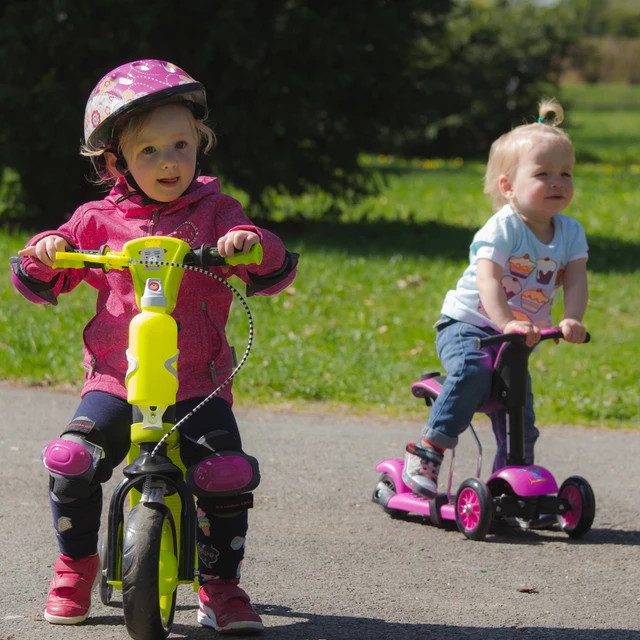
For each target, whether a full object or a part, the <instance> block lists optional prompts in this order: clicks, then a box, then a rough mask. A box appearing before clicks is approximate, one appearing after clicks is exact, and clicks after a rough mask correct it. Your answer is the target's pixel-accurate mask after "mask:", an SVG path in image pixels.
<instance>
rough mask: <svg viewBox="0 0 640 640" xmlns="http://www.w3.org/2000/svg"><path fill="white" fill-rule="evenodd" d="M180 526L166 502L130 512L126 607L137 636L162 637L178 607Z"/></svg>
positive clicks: (125, 562) (130, 628)
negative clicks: (177, 531)
mask: <svg viewBox="0 0 640 640" xmlns="http://www.w3.org/2000/svg"><path fill="white" fill-rule="evenodd" d="M177 587H178V557H177V545H176V529H175V525H174V522H173V516H172V515H171V511H169V508H168V507H167V506H165V505H164V504H158V503H151V502H146V503H140V504H138V505H137V506H136V507H135V508H134V509H133V510H132V511H131V514H130V515H129V518H128V519H127V524H126V526H125V532H124V543H123V549H122V608H123V611H124V621H125V624H126V625H127V631H128V632H129V635H130V636H131V637H132V638H134V640H160V639H162V638H166V637H167V636H168V635H169V633H170V632H171V626H172V624H173V616H174V613H175V610H176V596H177Z"/></svg>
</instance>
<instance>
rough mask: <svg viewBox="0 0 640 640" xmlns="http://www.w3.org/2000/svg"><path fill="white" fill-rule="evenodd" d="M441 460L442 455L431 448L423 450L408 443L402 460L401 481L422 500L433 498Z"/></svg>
mask: <svg viewBox="0 0 640 640" xmlns="http://www.w3.org/2000/svg"><path fill="white" fill-rule="evenodd" d="M443 458H444V455H443V454H442V453H441V452H440V451H437V450H436V449H434V448H433V447H426V448H424V449H423V448H422V447H419V446H418V445H417V444H416V443H415V442H410V443H409V444H408V445H407V449H406V454H405V458H404V467H403V469H402V481H403V482H404V483H405V484H406V485H407V487H409V489H411V490H412V491H413V492H414V493H417V494H418V495H420V496H422V497H424V498H435V496H436V495H437V494H438V474H439V473H440V466H441V465H442V460H443Z"/></svg>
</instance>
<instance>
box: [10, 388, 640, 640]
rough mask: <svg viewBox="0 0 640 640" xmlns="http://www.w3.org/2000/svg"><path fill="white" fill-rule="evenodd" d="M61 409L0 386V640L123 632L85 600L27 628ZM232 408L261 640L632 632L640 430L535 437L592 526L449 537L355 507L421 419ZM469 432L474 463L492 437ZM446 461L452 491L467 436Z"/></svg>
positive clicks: (38, 588) (115, 615)
mask: <svg viewBox="0 0 640 640" xmlns="http://www.w3.org/2000/svg"><path fill="white" fill-rule="evenodd" d="M76 402H77V401H76V398H75V397H74V396H70V395H63V394H55V393H47V392H44V391H38V392H37V393H36V392H34V391H31V390H27V389H12V388H8V387H1V388H0V408H1V410H2V415H3V416H4V420H3V421H2V424H1V425H0V474H1V475H0V480H1V486H2V498H1V505H2V506H1V508H0V640H7V639H8V638H11V639H12V640H13V639H15V640H50V639H52V640H58V639H62V638H64V639H65V640H76V639H83V640H84V639H86V638H91V639H92V640H106V639H112V638H114V639H122V640H127V638H128V635H127V633H126V630H125V627H124V626H123V619H122V609H121V607H119V606H115V607H104V606H102V604H100V602H99V601H98V599H97V597H96V598H95V600H96V604H95V605H94V608H93V610H92V615H91V617H90V619H89V620H88V621H87V622H86V623H85V624H83V625H80V626H77V627H56V626H52V625H49V624H47V623H46V622H45V621H44V620H43V618H42V610H43V607H44V601H45V597H46V592H47V587H48V582H49V580H50V578H51V567H52V563H53V560H54V558H55V557H56V546H55V539H54V536H53V533H52V526H51V519H50V513H49V508H48V499H47V491H46V485H47V481H46V474H45V471H44V469H43V467H42V465H41V462H40V452H41V450H42V449H43V447H44V446H45V445H46V444H47V443H48V442H49V441H50V440H51V439H52V438H54V437H56V436H57V435H58V433H59V432H60V431H61V430H62V428H63V427H64V425H65V424H66V423H67V422H68V420H69V418H70V416H71V413H72V411H73V410H74V408H75V406H76ZM237 414H238V418H239V422H240V424H241V430H242V432H243V437H244V441H245V448H246V449H247V451H249V452H250V453H253V454H255V455H256V456H257V457H258V458H259V459H260V462H261V470H262V476H263V482H262V484H261V486H260V487H259V489H258V490H257V492H256V508H255V509H254V510H253V511H252V512H251V514H250V532H249V539H248V548H247V558H246V560H245V568H244V573H243V586H244V587H245V588H246V589H247V591H248V592H249V593H250V594H251V597H252V599H253V601H254V602H255V603H256V608H257V609H258V611H259V612H260V613H261V614H262V616H263V618H264V621H265V624H266V626H267V630H266V632H265V634H264V637H265V639H271V640H354V639H359V638H363V639H367V640H387V639H393V640H414V639H415V640H418V639H420V640H425V639H427V638H438V639H445V640H447V639H459V638H474V639H478V638H489V639H495V640H511V639H512V638H516V639H520V638H531V639H536V640H538V639H547V638H558V639H562V640H626V639H627V638H629V639H631V638H639V639H640V556H639V550H640V547H639V545H640V508H639V507H638V495H639V491H638V476H639V473H638V472H639V470H640V463H639V462H638V461H639V460H640V433H638V432H622V431H608V430H583V429H576V428H554V429H547V430H543V435H542V437H541V439H540V442H539V445H538V462H539V463H540V464H543V465H544V466H546V467H547V468H549V469H550V470H551V471H552V472H553V473H554V474H555V475H556V477H557V478H558V479H559V480H563V479H564V478H565V477H566V476H568V475H573V474H576V473H577V474H579V475H583V476H585V477H586V478H588V480H589V481H590V483H591V484H592V486H593V488H594V491H595V493H596V499H597V503H598V507H597V514H596V520H595V522H594V526H593V529H592V531H591V532H590V533H589V534H588V535H587V536H586V537H585V538H584V539H583V540H582V541H577V542H574V541H571V540H569V538H567V537H566V536H565V535H564V534H563V533H561V532H559V531H545V532H524V531H513V532H508V535H505V534H501V535H489V536H488V537H487V539H486V541H484V542H472V541H470V540H467V539H466V538H464V537H463V536H462V534H461V533H459V532H458V531H457V530H455V529H454V530H446V529H438V528H435V527H433V526H431V525H430V524H425V523H424V522H421V521H419V520H417V519H416V520H412V521H399V520H392V519H391V518H389V517H388V516H386V515H385V514H384V513H383V512H382V510H381V509H380V507H378V506H377V505H374V504H373V503H372V502H371V501H370V497H371V493H372V490H373V486H374V485H375V482H376V479H377V474H376V472H375V465H376V463H377V462H378V461H380V460H382V459H384V458H387V457H391V456H398V455H401V451H402V448H403V444H404V443H405V442H406V441H407V440H409V439H413V438H415V437H416V435H417V434H418V432H419V429H420V425H418V424H411V423H404V422H403V423H394V422H389V421H374V420H371V419H362V418H349V417H346V416H340V417H337V416H317V415H296V414H287V413H283V414H280V413H270V412H269V413H265V412H261V411H258V410H254V409H247V408H244V409H243V408H238V410H237ZM479 432H480V437H481V440H482V441H483V443H484V444H485V446H486V448H487V452H486V455H487V460H490V459H491V456H492V455H493V449H492V446H491V445H492V442H491V441H492V436H491V434H490V432H489V431H488V430H487V428H486V427H482V428H480V429H479ZM457 457H458V459H459V461H461V462H464V464H460V466H459V468H458V474H457V477H458V480H459V479H461V478H464V477H466V476H468V475H471V474H472V472H473V471H472V470H473V455H472V445H471V443H470V438H469V439H465V441H464V442H463V443H461V445H460V448H459V453H458V456H457ZM485 466H487V467H488V466H489V462H488V461H487V462H486V463H485ZM114 482H115V481H112V482H111V483H110V484H109V487H111V488H112V487H113V486H114ZM520 589H524V590H528V591H530V592H522V591H520ZM119 595H120V594H119V593H118V592H116V596H117V597H116V604H117V605H119ZM195 613H196V597H195V594H194V593H193V591H192V590H190V589H189V588H188V587H186V586H182V587H180V593H179V596H178V611H177V613H176V622H175V626H174V632H173V633H172V635H171V638H189V639H194V640H200V639H202V640H204V639H205V638H212V637H215V635H216V634H215V633H213V632H212V631H211V630H207V629H204V628H200V627H198V626H197V624H196V621H195Z"/></svg>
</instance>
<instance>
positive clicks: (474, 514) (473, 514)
mask: <svg viewBox="0 0 640 640" xmlns="http://www.w3.org/2000/svg"><path fill="white" fill-rule="evenodd" d="M492 518H493V498H492V496H491V492H490V491H489V487H487V485H486V484H485V483H484V482H482V480H479V479H478V478H467V479H466V480H465V481H464V482H462V484H461V485H460V487H459V489H458V493H457V494H456V524H457V525H458V529H460V531H461V532H462V533H463V534H464V535H465V536H467V538H469V539H470V540H482V539H483V538H484V537H485V536H486V535H487V533H488V532H489V529H490V527H491V520H492Z"/></svg>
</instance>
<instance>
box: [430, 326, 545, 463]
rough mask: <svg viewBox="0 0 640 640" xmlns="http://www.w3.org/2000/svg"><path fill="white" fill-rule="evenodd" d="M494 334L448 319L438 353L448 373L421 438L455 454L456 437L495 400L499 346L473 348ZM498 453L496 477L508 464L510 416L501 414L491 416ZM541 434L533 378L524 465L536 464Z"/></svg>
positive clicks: (440, 332) (440, 331)
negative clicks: (493, 389) (478, 411)
mask: <svg viewBox="0 0 640 640" xmlns="http://www.w3.org/2000/svg"><path fill="white" fill-rule="evenodd" d="M495 333H496V332H495V331H493V330H492V329H481V328H480V327H476V326H474V325H471V324H468V323H466V322H458V321H457V320H451V319H448V320H447V321H445V322H442V323H439V325H438V326H437V334H436V350H437V352H438V357H439V358H440V362H441V363H442V366H443V367H444V369H445V370H446V372H447V377H446V380H445V383H444V385H443V387H442V392H441V393H440V395H439V396H438V397H437V398H436V400H435V401H434V403H433V407H432V408H431V413H430V414H429V420H428V421H427V423H426V424H425V426H424V429H423V430H422V437H423V438H424V439H425V440H428V441H429V442H431V443H432V444H434V445H436V446H438V447H442V448H444V449H454V448H455V446H456V445H457V444H458V436H460V434H461V433H462V432H463V431H465V429H466V428H467V427H468V426H469V424H470V423H471V419H472V418H473V415H474V413H476V411H477V410H478V408H479V407H481V406H482V405H483V404H485V403H487V402H488V401H489V399H490V397H491V389H492V383H493V366H492V365H493V362H494V361H495V358H496V355H497V353H498V350H499V348H500V345H495V346H491V347H487V348H485V349H482V350H477V349H476V348H475V345H474V343H475V340H476V338H486V337H487V336H488V335H494V334H495ZM489 418H490V419H491V426H492V427H493V432H494V434H495V437H496V442H497V445H498V450H497V452H496V457H495V460H494V463H493V469H494V471H495V470H496V469H500V468H501V467H504V466H505V464H506V461H507V433H506V432H507V422H506V419H507V415H506V411H504V410H501V411H497V412H495V413H491V414H489ZM539 434H540V432H539V431H538V429H537V428H536V426H535V414H534V411H533V393H532V392H531V378H529V381H528V385H527V404H526V407H525V433H524V440H525V460H526V462H527V464H533V448H534V445H535V442H536V440H537V439H538V435H539Z"/></svg>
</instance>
